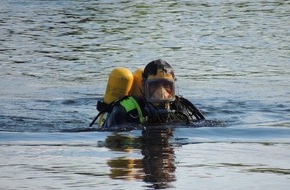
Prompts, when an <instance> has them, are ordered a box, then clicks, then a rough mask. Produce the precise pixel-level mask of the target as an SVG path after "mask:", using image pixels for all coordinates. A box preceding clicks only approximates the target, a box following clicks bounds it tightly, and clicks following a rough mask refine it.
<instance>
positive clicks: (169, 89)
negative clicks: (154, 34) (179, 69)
mask: <svg viewBox="0 0 290 190" xmlns="http://www.w3.org/2000/svg"><path fill="white" fill-rule="evenodd" d="M175 80H176V79H175V76H174V72H173V69H172V67H171V65H169V64H168V63H167V62H166V61H164V60H162V59H158V60H155V61H152V62H150V63H148V64H147V65H146V67H145V68H144V72H143V76H142V82H143V88H144V94H145V98H146V100H147V101H148V102H152V103H169V102H171V101H174V100H175V86H174V82H175Z"/></svg>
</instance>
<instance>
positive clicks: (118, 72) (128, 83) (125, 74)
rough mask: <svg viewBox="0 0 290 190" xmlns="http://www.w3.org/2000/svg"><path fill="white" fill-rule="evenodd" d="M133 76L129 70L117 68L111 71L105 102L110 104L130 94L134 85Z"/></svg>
mask: <svg viewBox="0 0 290 190" xmlns="http://www.w3.org/2000/svg"><path fill="white" fill-rule="evenodd" d="M133 80H134V77H133V74H132V72H131V71H130V70H129V69H126V68H123V67H117V68H115V69H113V70H112V71H111V74H110V76H109V80H108V83H107V88H106V93H105V96H104V102H105V103H107V104H109V103H111V102H113V101H115V100H116V99H118V98H121V97H123V96H126V95H128V94H129V92H130V90H131V87H132V84H133Z"/></svg>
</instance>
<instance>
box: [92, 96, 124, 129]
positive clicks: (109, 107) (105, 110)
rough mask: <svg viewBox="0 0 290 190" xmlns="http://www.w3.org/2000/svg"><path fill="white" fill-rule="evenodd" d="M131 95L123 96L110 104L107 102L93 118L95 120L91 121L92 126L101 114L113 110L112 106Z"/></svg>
mask: <svg viewBox="0 0 290 190" xmlns="http://www.w3.org/2000/svg"><path fill="white" fill-rule="evenodd" d="M128 97H130V96H123V97H121V98H119V99H117V100H115V101H113V102H111V103H110V104H107V105H106V106H104V107H103V108H102V109H101V110H100V111H99V113H98V115H97V116H96V117H95V118H94V119H93V121H92V122H91V123H90V125H89V126H90V127H92V126H93V125H94V123H95V122H96V121H97V119H98V118H99V117H100V115H102V114H103V113H105V112H109V110H112V108H113V107H114V106H115V105H116V104H117V103H120V102H121V101H122V100H124V99H126V98H128Z"/></svg>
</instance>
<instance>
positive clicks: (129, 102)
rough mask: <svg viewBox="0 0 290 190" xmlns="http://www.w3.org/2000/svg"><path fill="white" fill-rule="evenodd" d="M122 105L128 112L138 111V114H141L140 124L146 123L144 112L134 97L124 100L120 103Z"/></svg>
mask: <svg viewBox="0 0 290 190" xmlns="http://www.w3.org/2000/svg"><path fill="white" fill-rule="evenodd" d="M120 104H121V106H123V107H124V108H125V110H126V112H130V111H132V110H134V109H137V111H138V114H139V120H140V123H143V122H144V117H143V113H142V110H141V108H140V106H139V104H138V102H137V101H136V100H135V99H134V98H133V97H132V96H129V97H128V98H126V99H124V100H122V101H121V102H120Z"/></svg>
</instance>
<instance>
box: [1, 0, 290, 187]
mask: <svg viewBox="0 0 290 190" xmlns="http://www.w3.org/2000/svg"><path fill="white" fill-rule="evenodd" d="M289 18H290V3H289V1H274V0H266V1H259V0H258V1H247V0H239V1H232V0H218V1H211V0H208V1H195V0H193V1H169V2H168V1H159V0H149V1H141V0H140V1H134V2H130V1H114V0H113V1H82V0H58V1H53V0H46V1H44V0H25V1H24V0H20V1H19V0H3V1H1V2H0V25H1V27H0V33H1V35H0V52H1V53H0V80H1V84H0V85H1V86H0V87H1V90H0V106H1V110H0V149H1V158H0V160H1V164H0V171H1V174H0V188H1V189H7V190H8V189H96V188H102V189H136V188H137V189H160V188H163V189H193V188H196V189H246V188H251V189H288V188H287V187H288V186H289V184H290V177H289V174H290V164H289V161H288V160H289V156H290V152H289V143H290V140H289V139H290V138H289V137H290V129H289V126H290V114H289V111H290V110H289V107H290V99H289V97H290V88H289V83H290V78H289V76H290V73H289V71H290V51H289V50H290V49H289V44H290V39H289V36H290V33H289V31H290V27H289V26H290V23H289ZM159 58H162V59H165V60H167V61H168V62H169V63H170V64H171V65H172V66H173V67H174V69H175V74H176V76H177V92H178V94H179V95H183V96H184V97H186V98H188V99H189V100H190V101H192V102H193V103H194V104H196V105H197V107H199V108H200V109H201V111H202V112H203V113H204V115H205V116H206V118H207V119H208V121H207V123H206V124H204V125H202V126H199V127H196V128H188V127H187V128H185V127H184V126H176V128H174V129H171V128H170V127H169V128H168V129H162V130H152V131H151V130H146V131H143V132H142V131H141V130H133V131H128V132H100V131H97V130H96V128H95V127H93V128H88V125H89V123H90V122H91V121H92V119H93V118H94V116H95V115H96V114H97V112H96V110H95V104H96V101H97V100H98V99H100V98H102V96H103V93H104V91H105V88H106V82H107V78H108V74H109V73H110V71H111V70H112V69H113V68H114V67H117V66H122V67H126V68H129V69H130V70H132V71H134V70H135V69H136V68H138V67H143V66H144V65H146V64H147V63H148V62H150V61H152V60H154V59H159Z"/></svg>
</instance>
